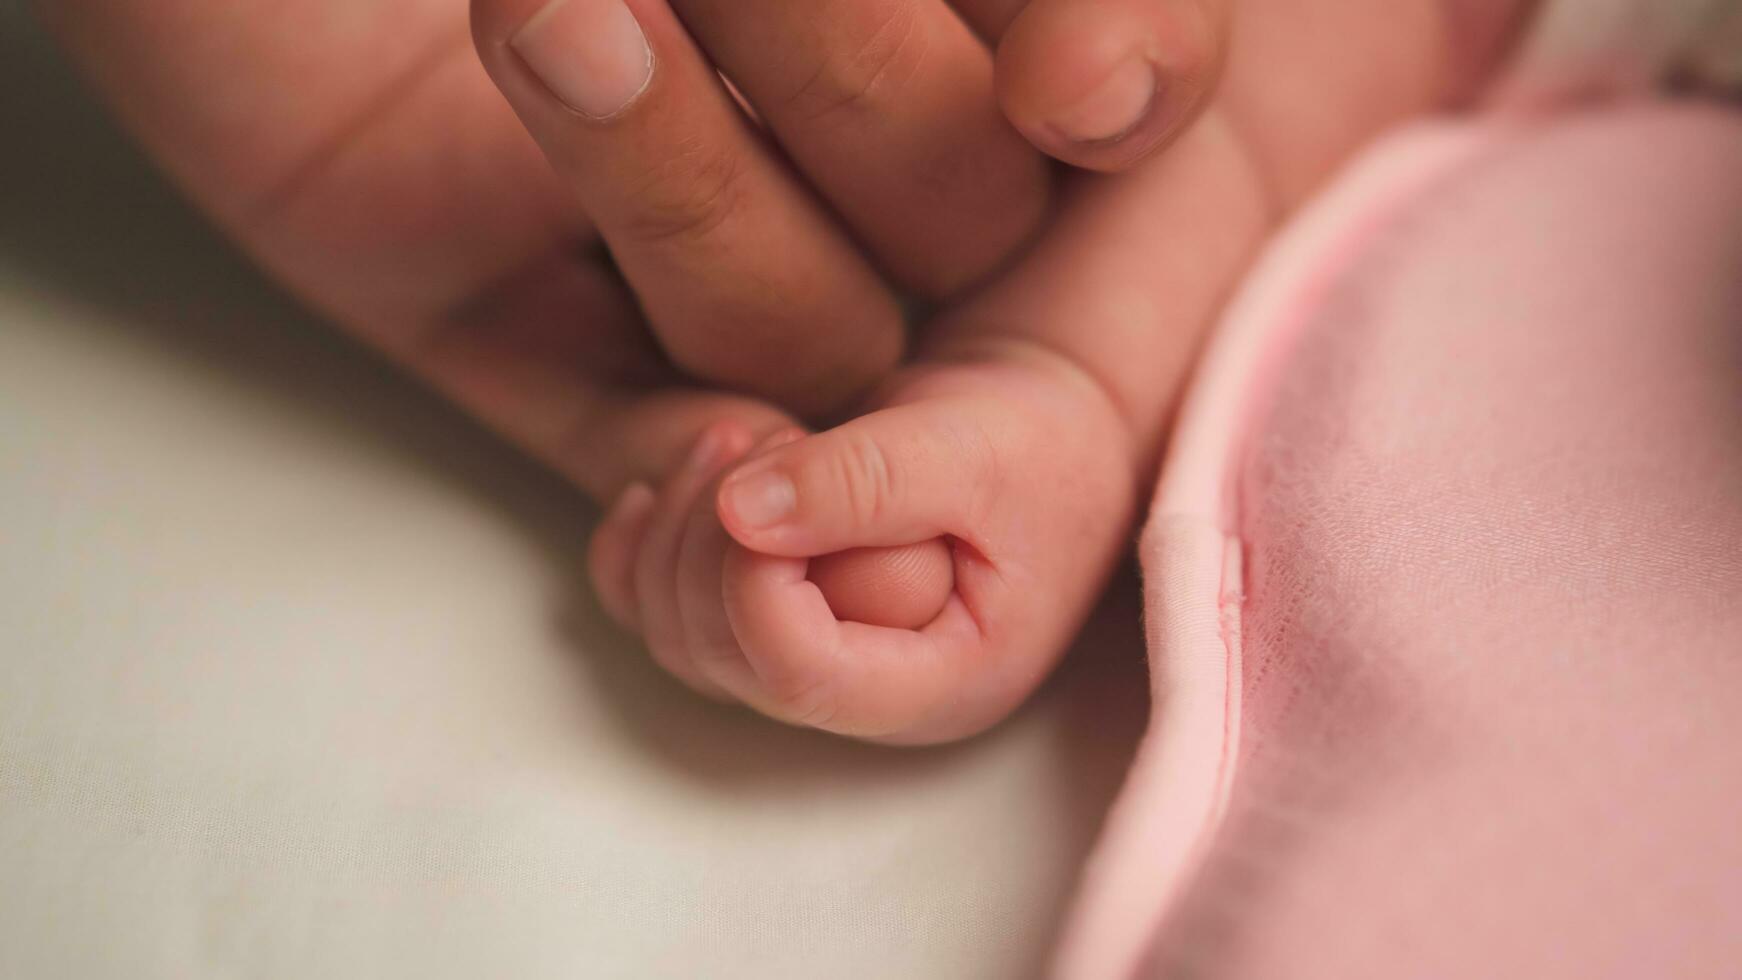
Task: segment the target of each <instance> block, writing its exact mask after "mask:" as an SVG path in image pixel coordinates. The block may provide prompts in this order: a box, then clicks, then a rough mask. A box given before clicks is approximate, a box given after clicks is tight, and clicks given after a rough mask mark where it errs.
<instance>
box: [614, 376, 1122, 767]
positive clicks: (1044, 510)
mask: <svg viewBox="0 0 1742 980" xmlns="http://www.w3.org/2000/svg"><path fill="white" fill-rule="evenodd" d="M885 404H886V406H887V407H885V408H883V409H881V410H878V411H875V412H872V413H871V414H869V415H866V416H863V417H861V418H859V419H856V420H854V421H852V422H849V423H847V424H846V425H843V426H841V427H839V428H836V429H833V430H830V431H828V432H824V433H821V434H818V435H811V436H805V435H803V434H802V433H801V432H799V431H797V430H787V431H782V432H778V433H775V434H774V435H772V436H770V437H767V438H765V439H763V440H762V442H761V443H760V444H759V445H753V443H754V442H755V436H753V435H752V433H751V432H750V431H749V430H748V429H747V428H744V427H742V426H740V425H737V424H735V423H722V424H720V425H717V426H715V427H713V428H712V429H710V430H709V431H708V432H707V433H706V434H704V435H703V437H702V438H701V439H700V440H699V441H698V443H697V445H696V447H695V449H694V451H693V452H692V453H691V456H690V458H689V460H688V461H687V462H686V464H685V465H684V466H683V467H682V468H681V470H680V471H679V472H678V473H677V474H675V475H674V476H673V477H671V479H670V480H669V481H668V482H667V484H666V486H665V487H664V488H663V489H662V490H661V491H660V492H659V493H658V494H655V493H654V492H653V491H652V490H650V489H648V488H646V487H641V488H637V489H632V490H631V491H630V492H628V493H627V494H625V496H624V498H623V499H622V500H621V501H620V502H619V503H618V505H617V506H616V507H615V508H613V511H612V513H611V514H610V515H609V517H608V518H607V520H606V523H605V524H604V525H603V526H602V527H601V528H600V531H599V533H598V535H597V537H596V538H595V545H594V549H593V555H592V558H593V573H594V579H595V581H596V582H597V583H598V584H599V589H600V594H601V596H602V598H603V600H604V602H605V603H606V605H607V607H608V608H609V609H610V610H611V611H612V612H613V615H615V616H616V617H617V618H618V619H619V620H620V621H622V622H624V623H625V624H626V625H628V626H631V627H632V628H637V629H639V630H640V631H641V632H642V633H643V634H644V636H645V637H646V639H647V643H648V647H649V649H650V650H651V651H652V653H653V656H654V657H655V658H656V659H657V660H658V661H659V662H660V663H661V664H662V665H663V666H665V668H666V669H667V670H669V671H671V672H672V673H673V674H675V675H677V676H678V677H680V678H682V679H683V680H684V681H686V682H687V683H689V684H690V685H691V686H692V687H694V688H696V689H697V690H700V691H703V692H705V693H707V694H710V695H712V696H716V697H722V698H730V699H735V700H739V701H742V702H743V703H745V704H748V705H750V706H752V707H754V708H756V709H758V710H760V711H762V712H764V713H766V714H768V715H770V716H772V717H775V718H779V719H782V720H785V721H788V722H791V723H794V724H800V725H808V726H813V727H817V728H822V729H826V730H829V731H833V732H838V733H842V734H847V735H853V736H858V737H864V738H871V739H877V740H883V741H892V742H904V743H916V742H932V741H941V740H945V739H950V738H958V737H962V736H965V735H968V734H972V733H974V732H977V731H979V730H981V729H983V728H985V727H987V726H989V725H990V724H992V723H993V722H995V721H997V720H998V719H999V718H1001V717H1003V716H1004V715H1005V714H1007V713H1008V712H1009V711H1010V710H1011V709H1012V708H1013V707H1014V706H1015V705H1016V704H1017V703H1019V702H1020V701H1021V700H1022V699H1023V698H1024V697H1026V696H1027V695H1028V694H1029V693H1030V692H1031V691H1032V690H1033V689H1034V687H1035V686H1036V685H1037V684H1038V683H1039V682H1040V680H1041V679H1042V678H1043V677H1044V676H1045V675H1046V673H1047V672H1048V671H1049V670H1050V669H1051V667H1052V665H1053V663H1054V662H1055V661H1056V659H1057V657H1058V656H1059V655H1060V654H1061V653H1062V652H1063V650H1064V649H1065V648H1066V646H1067V645H1068V643H1069V640H1070V638H1071V636H1072V634H1073V633H1074V632H1075V630H1076V629H1077V628H1078V626H1079V625H1080V624H1081V621H1082V619H1083V617H1084V616H1085V615H1086V612H1087V610H1088V609H1089V607H1090V606H1091V605H1092V603H1093V601H1094V598H1095V597H1096V596H1097V595H1098V594H1099V592H1100V589H1101V587H1102V585H1103V584H1104V580H1105V576H1106V574H1107V572H1108V570H1109V569H1110V568H1111V567H1112V565H1113V564H1114V557H1115V555H1116V554H1117V552H1118V550H1119V548H1120V547H1121V545H1122V544H1123V541H1124V532H1125V530H1126V529H1127V528H1128V527H1129V526H1130V517H1131V508H1132V503H1133V498H1134V490H1135V480H1134V478H1133V472H1132V468H1131V465H1130V460H1129V450H1128V448H1127V447H1126V446H1124V445H1123V442H1122V437H1121V435H1120V433H1121V432H1122V429H1121V427H1120V424H1119V422H1118V421H1117V419H1116V417H1115V416H1114V414H1113V410H1112V409H1111V407H1110V406H1109V405H1107V404H1106V403H1105V401H1104V399H1103V398H1102V397H1101V396H1100V395H1099V393H1098V390H1097V389H1096V388H1095V387H1094V385H1093V384H1092V382H1088V381H1086V380H1078V379H1076V378H1074V377H1073V376H1072V369H1070V368H1068V367H1065V366H1062V365H1056V364H1053V363H1052V362H1051V361H1049V360H1048V359H1047V358H1045V357H1044V356H1025V357H1005V356H999V357H995V358H988V359H986V360H981V361H975V362H972V363H952V364H946V365H939V366H933V367H928V368H922V369H918V370H916V371H914V372H910V373H909V374H907V375H906V376H905V377H904V379H903V380H902V381H901V383H900V385H899V387H898V388H896V389H895V390H894V391H893V394H892V397H890V398H888V399H886V400H885Z"/></svg>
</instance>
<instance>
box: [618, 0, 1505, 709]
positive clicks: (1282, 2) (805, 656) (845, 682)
mask: <svg viewBox="0 0 1742 980" xmlns="http://www.w3.org/2000/svg"><path fill="white" fill-rule="evenodd" d="M1241 11H1242V16H1243V18H1244V19H1248V20H1252V21H1253V29H1252V30H1251V31H1250V32H1249V33H1248V34H1247V35H1245V36H1246V37H1249V38H1250V40H1248V42H1247V43H1248V47H1247V48H1245V49H1243V50H1241V49H1237V50H1236V51H1235V52H1234V55H1233V61H1232V63H1231V67H1230V72H1231V74H1230V76H1229V77H1228V79H1227V81H1226V84H1225V86H1224V90H1223V94H1222V96H1221V97H1219V98H1218V100H1217V102H1216V103H1215V104H1214V105H1213V106H1212V107H1211V108H1210V109H1209V111H1208V112H1207V113H1206V114H1205V116H1204V117H1203V118H1202V119H1201V120H1200V122H1199V123H1198V124H1197V125H1196V126H1195V127H1194V128H1193V129H1192V130H1191V131H1190V132H1189V133H1188V134H1187V135H1186V136H1185V137H1184V138H1182V140H1181V141H1180V142H1179V143H1178V144H1177V145H1176V146H1175V147H1174V148H1173V149H1171V150H1170V151H1169V152H1168V153H1167V154H1165V155H1164V156H1162V157H1161V158H1159V159H1155V160H1152V161H1150V162H1148V163H1146V164H1144V165H1143V166H1141V167H1140V168H1139V169H1137V170H1135V171H1133V172H1131V173H1129V174H1126V175H1124V176H1122V177H1118V178H1103V179H1089V180H1084V181H1082V182H1080V183H1079V184H1077V185H1076V186H1075V187H1073V188H1071V189H1070V191H1069V192H1068V198H1067V200H1066V201H1065V202H1064V204H1063V206H1062V208H1061V211H1060V214H1059V217H1058V219H1057V221H1056V222H1055V224H1054V225H1053V227H1052V228H1051V229H1050V231H1049V233H1048V234H1047V235H1046V236H1045V237H1044V238H1043V239H1042V240H1041V241H1040V242H1039V243H1037V244H1036V245H1035V247H1034V248H1033V249H1032V250H1031V251H1030V252H1029V254H1028V255H1027V256H1026V257H1025V258H1024V259H1023V261H1021V262H1020V263H1019V264H1018V265H1017V266H1016V267H1015V268H1014V269H1012V270H1011V271H1010V272H1009V273H1008V274H1007V275H1005V276H1004V277H1002V278H1001V279H999V280H998V281H997V282H995V283H994V284H993V285H991V286H990V287H988V288H987V289H986V290H984V291H983V292H982V293H981V294H980V295H979V296H977V297H976V298H974V299H973V300H971V301H969V302H968V303H966V304H965V305H963V306H962V307H960V308H958V309H956V310H954V311H951V312H950V313H948V314H946V315H945V316H944V317H943V318H942V319H941V320H940V321H939V322H938V323H937V324H935V325H934V326H933V327H932V329H931V331H930V333H929V335H928V340H927V342H926V344H925V345H924V347H923V348H922V350H921V356H920V358H919V360H918V362H917V363H916V364H915V365H914V366H912V367H910V368H908V369H906V370H904V371H902V372H900V373H898V375H897V376H896V377H895V378H894V379H893V380H892V381H891V382H890V383H889V384H888V385H886V386H885V387H884V388H883V389H882V391H881V392H880V393H879V394H878V396H877V397H876V399H875V400H874V402H873V408H874V409H875V410H874V411H872V412H870V413H869V414H867V415H865V416H863V417H860V418H858V419H855V420H853V421H851V422H848V423H846V424H845V425H842V426H840V427H838V428H835V429H832V430H830V431H827V432H824V433H820V434H817V435H814V436H802V435H801V434H798V433H785V434H780V435H777V436H775V437H774V438H772V439H770V440H767V441H765V442H764V444H762V445H759V446H752V442H753V439H752V437H751V435H750V434H749V433H748V432H744V431H734V430H732V429H731V427H730V426H725V427H721V428H720V429H717V430H715V431H714V432H711V433H710V434H709V436H708V437H706V438H704V439H703V441H702V443H701V445H700V446H699V447H698V450H697V452H696V454H695V455H694V456H693V457H692V460H691V465H690V467H689V468H687V469H686V470H685V474H684V475H683V476H681V477H679V478H677V479H676V480H674V482H673V483H672V484H671V485H669V486H668V487H667V488H666V490H665V491H664V492H663V493H662V494H660V495H659V497H658V498H657V499H655V497H654V496H653V495H652V494H651V493H647V494H645V495H644V499H643V502H642V503H640V504H638V505H637V507H636V509H635V510H636V512H635V513H631V514H629V515H628V517H625V516H624V515H623V514H622V513H621V512H619V513H618V514H614V515H613V518H612V519H611V520H610V521H608V523H607V525H606V528H605V529H604V530H603V531H602V532H601V535H600V541H601V543H600V545H599V547H598V548H597V549H596V551H595V569H596V573H597V575H598V578H599V579H600V581H601V587H602V590H603V591H605V592H608V593H612V595H611V596H610V597H609V598H608V599H607V601H608V602H609V603H610V604H611V605H612V606H613V607H615V608H617V609H619V610H639V614H638V615H639V623H640V625H641V626H642V628H643V629H644V631H645V632H646V634H647V636H648V640H649V645H650V647H651V648H652V649H653V650H654V653H655V656H656V657H659V658H660V659H661V662H662V663H665V664H666V665H667V666H668V667H669V668H670V669H672V670H673V671H674V672H676V673H678V674H679V675H680V676H684V677H686V678H688V679H689V680H690V681H691V683H692V684H694V685H695V686H697V687H699V688H702V689H704V690H709V691H711V692H714V693H718V694H723V695H726V696H730V697H732V698H736V699H738V700H742V701H744V702H745V703H748V704H750V705H752V706H754V707H756V708H758V709H759V710H762V711H764V712H766V713H768V714H770V715H773V716H774V717H777V718H782V719H785V720H788V721H792V722H795V723H799V724H807V725H813V726H816V727H821V728H825V729H829V730H832V731H837V732H842V733H845V734H851V735H857V736H861V737H868V738H878V739H883V740H889V741H902V742H925V741H937V740H943V739H948V738H954V737H960V736H964V735H967V734H971V733H973V732H975V731H978V730H980V729H982V728H984V727H986V726H987V725H989V724H991V723H993V722H995V721H996V720H998V719H999V718H1001V717H1003V716H1004V715H1005V714H1007V713H1008V712H1009V711H1010V710H1011V709H1012V708H1013V707H1014V706H1015V705H1016V704H1017V703H1018V702H1019V701H1020V700H1021V699H1022V698H1023V697H1025V696H1026V695H1027V694H1028V693H1029V692H1030V691H1032V689H1033V688H1034V687H1035V685H1036V684H1038V683H1039V681H1040V679H1041V678H1043V677H1044V676H1045V674H1046V673H1047V671H1048V670H1049V669H1050V668H1051V666H1052V664H1053V663H1054V661H1055V660H1056V658H1057V657H1058V656H1059V655H1060V653H1061V652H1062V651H1063V649H1064V648H1065V646H1066V645H1067V643H1068V641H1069V638H1070V636H1071V635H1072V634H1073V633H1074V631H1075V630H1076V629H1077V628H1078V627H1079V626H1080V624H1081V622H1082V619H1083V618H1084V616H1085V615H1086V614H1087V612H1088V610H1089V609H1090V607H1091V606H1092V604H1093V601H1094V599H1095V597H1096V596H1097V595H1098V593H1099V592H1100V590H1101V587H1102V585H1103V584H1104V582H1105V580H1106V578H1107V576H1108V574H1109V572H1110V570H1111V568H1112V567H1113V566H1114V564H1115V562H1116V561H1117V558H1118V556H1119V555H1120V553H1121V552H1122V551H1123V549H1124V547H1125V545H1126V542H1127V540H1128V537H1129V534H1130V528H1131V524H1132V519H1133V516H1134V514H1135V511H1136V504H1137V501H1138V500H1139V498H1140V494H1141V492H1142V490H1143V488H1144V487H1145V485H1146V484H1147V482H1148V479H1149V477H1150V476H1151V474H1152V473H1153V471H1154V469H1155V465H1156V460H1157V457H1158V455H1159V452H1160V446H1161V442H1162V439H1163V435H1164V432H1165V427H1166V424H1167V419H1168V416H1169V414H1170V409H1171V406H1172V403H1173V400H1174V398H1175V396H1176V393H1177V392H1178V390H1179V388H1180V383H1181V381H1182V380H1183V377H1184V375H1185V373H1186V371H1187V370H1188V367H1189V365H1190V363H1191V359H1192V355H1193V354H1194V353H1195V350H1196V348H1197V345H1198V342H1199V339H1200V338H1201V336H1202V334H1203V332H1204V330H1205V328H1206V327H1207V326H1208V325H1209V324H1210V323H1211V322H1212V320H1213V318H1214V316H1215V313H1216V311H1217V309H1218V307H1219V306H1220V304H1221V302H1222V300H1223V298H1224V297H1225V294H1226V293H1227V291H1228V290H1230V289H1231V288H1232V287H1233V285H1234V284H1235V282H1236V281H1237V279H1238V276H1239V275H1240V273H1241V271H1242V270H1243V269H1244V268H1245V267H1246V266H1247V264H1248V263H1249V262H1250V260H1251V258H1252V256H1253V254H1254V252H1255V251H1256V250H1257V248H1258V247H1259V245H1260V244H1261V243H1262V241H1263V240H1264V238H1265V237H1266V236H1267V234H1268V233H1269V231H1270V229H1271V228H1272V227H1273V225H1274V224H1275V222H1276V221H1277V220H1279V219H1280V217H1281V216H1282V215H1284V214H1286V212H1287V211H1288V209H1289V208H1290V207H1291V206H1292V204H1293V202H1295V201H1298V200H1299V199H1300V198H1301V197H1303V196H1304V195H1305V194H1306V193H1307V192H1308V191H1310V189H1311V188H1312V187H1313V186H1315V185H1316V184H1317V183H1318V182H1319V181H1320V180H1322V179H1323V177H1324V176H1325V175H1326V174H1327V173H1328V172H1329V171H1330V170H1331V168H1332V167H1333V166H1334V165H1335V163H1337V162H1338V161H1340V160H1341V159H1342V158H1343V157H1344V156H1346V155H1347V154H1348V153H1349V152H1351V151H1352V150H1353V149H1354V148H1355V147H1356V146H1357V145H1358V144H1359V143H1360V142H1361V141H1362V140H1364V139H1365V138H1367V137H1368V136H1369V135H1371V133H1372V132H1374V131H1375V130H1377V129H1378V128H1380V127H1381V126H1383V125H1385V124H1387V123H1389V122H1391V121H1393V120H1395V119H1398V118H1401V117H1404V116H1408V115H1412V114H1415V113H1418V112H1422V111H1425V110H1427V109H1430V108H1433V107H1435V106H1437V105H1442V104H1445V103H1447V102H1448V101H1449V100H1451V99H1452V98H1454V97H1456V95H1457V94H1458V93H1459V91H1460V90H1461V86H1463V85H1464V83H1465V81H1466V80H1465V79H1464V78H1463V77H1462V74H1461V72H1462V69H1461V68H1460V67H1459V66H1460V65H1461V64H1464V63H1466V62H1469V63H1474V60H1476V59H1470V58H1468V54H1469V52H1468V51H1466V50H1464V49H1463V48H1461V47H1460V46H1461V45H1463V44H1464V43H1465V42H1463V41H1461V40H1458V38H1460V37H1462V36H1463V35H1461V34H1457V33H1455V32H1453V31H1451V30H1450V29H1449V27H1448V25H1449V24H1451V21H1450V20H1449V19H1447V18H1446V17H1445V16H1444V11H1443V10H1442V9H1441V8H1439V7H1438V6H1435V5H1430V4H1428V3H1426V2H1425V0H1423V2H1420V3H1416V4H1401V3H1396V2H1382V0H1337V2H1335V3H1322V2H1321V3H1307V2H1305V0H1268V2H1266V0H1251V2H1249V3H1247V4H1246V5H1245V6H1243V7H1242V8H1241ZM1291 17H1293V18H1295V19H1294V20H1293V21H1291V20H1290V18H1291ZM1338 17H1342V18H1345V19H1346V21H1347V22H1346V23H1338V22H1337V18H1338ZM1291 23H1292V26H1294V27H1296V28H1300V29H1301V30H1300V31H1298V32H1297V33H1294V34H1292V35H1291V34H1290V33H1289V32H1288V31H1287V30H1286V28H1288V27H1289V26H1290V25H1291ZM1309 25H1310V27H1311V28H1312V29H1311V30H1306V29H1305V28H1306V27H1307V26H1309ZM1315 37H1316V38H1321V39H1322V40H1319V41H1317V42H1315V41H1314V38H1315ZM1315 43H1316V44H1317V45H1318V46H1317V47H1315ZM1333 49H1334V50H1333ZM1349 65H1359V66H1363V69H1362V71H1363V74H1362V78H1361V80H1360V81H1361V84H1354V83H1353V82H1351V81H1350V80H1349V79H1348V78H1347V77H1345V76H1344V74H1342V73H1346V70H1347V69H1346V66H1349ZM1288 67H1294V68H1298V69H1300V70H1301V71H1302V72H1306V74H1304V75H1300V74H1295V75H1291V74H1289V73H1287V72H1286V71H1283V70H1282V69H1285V68H1288ZM1260 69H1263V70H1262V71H1261V70H1260ZM1302 78H1306V79H1309V80H1313V79H1316V80H1318V81H1320V82H1321V84H1318V85H1313V84H1310V83H1303V82H1302ZM1307 92H1310V93H1311V94H1312V98H1313V99H1316V100H1317V102H1316V103H1315V104H1314V105H1313V108H1314V110H1315V112H1317V113H1322V115H1323V119H1324V120H1328V121H1329V122H1327V123H1326V124H1324V125H1315V126H1303V125H1301V124H1300V123H1299V122H1298V121H1297V120H1294V119H1292V118H1291V117H1290V116H1289V113H1288V110H1289V107H1290V106H1295V107H1298V106H1299V105H1301V104H1303V103H1304V102H1305V100H1306V96H1305V95H1304V94H1303V93H1307ZM1254 133H1256V134H1259V135H1257V136H1254V135H1250V134H1254ZM746 457H747V458H746ZM863 549H873V550H863ZM888 549H894V550H888ZM611 582H615V583H618V586H617V587H613V586H611V585H609V584H607V583H611ZM847 610H853V612H852V614H851V615H849V614H848V613H847V612H846V611H847ZM896 613H899V615H895V614H896ZM885 614H889V615H885ZM625 615H627V616H634V615H637V613H635V612H632V611H631V612H627V613H625ZM656 620H657V622H656Z"/></svg>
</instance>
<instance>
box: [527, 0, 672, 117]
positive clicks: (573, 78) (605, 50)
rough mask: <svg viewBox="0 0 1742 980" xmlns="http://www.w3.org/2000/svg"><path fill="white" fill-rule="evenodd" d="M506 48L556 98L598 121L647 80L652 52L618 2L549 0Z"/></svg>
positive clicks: (631, 98) (632, 98)
mask: <svg viewBox="0 0 1742 980" xmlns="http://www.w3.org/2000/svg"><path fill="white" fill-rule="evenodd" d="M508 43H509V46H510V47H512V48H513V49H514V51H515V53H517V54H519V55H520V59H521V60H522V61H523V62H525V63H526V66H527V67H528V68H530V69H532V72H533V74H535V75H537V76H538V77H539V79H540V80H542V81H543V82H544V84H545V86H546V87H547V88H549V89H550V90H551V92H552V93H554V94H555V95H556V97H557V98H559V99H561V100H562V101H563V102H565V103H567V104H568V106H569V107H570V108H572V109H574V110H575V111H576V112H579V113H580V114H581V115H583V116H590V117H592V118H594V119H604V118H606V117H608V116H614V115H616V114H617V113H619V112H622V111H623V110H624V109H625V108H627V107H628V105H629V103H631V102H634V101H635V97H636V96H638V95H640V94H641V93H642V92H643V91H644V90H646V88H647V85H648V83H649V82H650V81H652V79H653V49H652V48H651V47H649V46H648V44H647V35H645V34H643V33H642V32H641V25H640V24H639V23H637V22H636V20H635V15H634V14H633V13H630V11H629V8H628V7H627V6H625V5H624V3H623V0H550V3H548V4H546V5H545V7H544V9H542V10H540V11H539V12H538V13H536V14H534V15H533V16H532V19H530V20H528V21H527V22H526V24H525V25H524V26H522V27H521V28H520V30H519V31H517V32H516V33H515V35H514V36H513V37H512V38H510V39H509V42H508Z"/></svg>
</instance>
